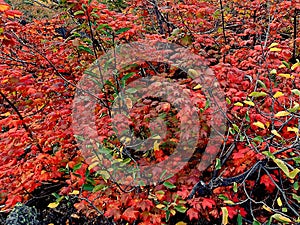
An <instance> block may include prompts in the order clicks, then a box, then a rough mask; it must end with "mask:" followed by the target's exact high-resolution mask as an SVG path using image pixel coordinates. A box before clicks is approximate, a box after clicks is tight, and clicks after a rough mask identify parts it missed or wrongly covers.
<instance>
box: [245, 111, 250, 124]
mask: <svg viewBox="0 0 300 225" xmlns="http://www.w3.org/2000/svg"><path fill="white" fill-rule="evenodd" d="M245 120H246V121H247V122H250V117H249V112H248V111H247V112H246V115H245Z"/></svg>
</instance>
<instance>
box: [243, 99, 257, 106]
mask: <svg viewBox="0 0 300 225" xmlns="http://www.w3.org/2000/svg"><path fill="white" fill-rule="evenodd" d="M243 102H244V103H245V104H247V105H251V106H255V104H254V102H252V101H249V100H245V101H243Z"/></svg>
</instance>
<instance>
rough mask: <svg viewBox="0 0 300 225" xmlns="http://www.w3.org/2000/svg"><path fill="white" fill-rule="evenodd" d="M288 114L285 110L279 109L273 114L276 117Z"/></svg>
mask: <svg viewBox="0 0 300 225" xmlns="http://www.w3.org/2000/svg"><path fill="white" fill-rule="evenodd" d="M288 115H290V113H289V112H286V111H280V112H278V113H276V114H275V116H276V117H281V116H288Z"/></svg>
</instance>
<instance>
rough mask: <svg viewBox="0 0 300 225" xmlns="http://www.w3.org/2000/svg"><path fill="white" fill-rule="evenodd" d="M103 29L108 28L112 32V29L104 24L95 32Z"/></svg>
mask: <svg viewBox="0 0 300 225" xmlns="http://www.w3.org/2000/svg"><path fill="white" fill-rule="evenodd" d="M103 28H108V29H110V30H112V28H111V27H110V26H109V25H108V24H106V23H104V24H101V25H99V26H98V27H97V28H96V30H102V29H103Z"/></svg>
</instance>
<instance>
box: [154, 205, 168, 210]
mask: <svg viewBox="0 0 300 225" xmlns="http://www.w3.org/2000/svg"><path fill="white" fill-rule="evenodd" d="M155 207H156V208H158V209H162V208H165V207H166V206H165V205H164V204H158V205H156V206H155Z"/></svg>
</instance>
